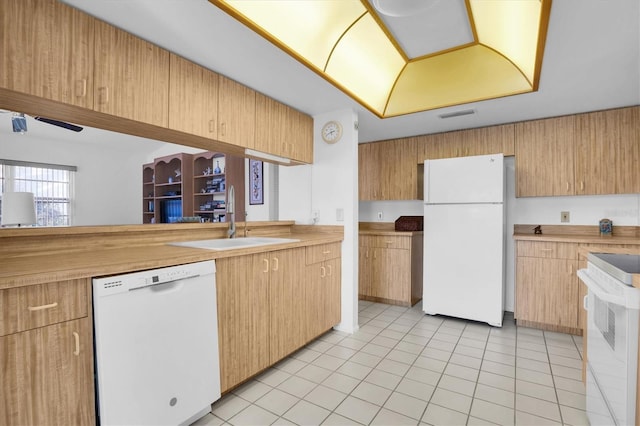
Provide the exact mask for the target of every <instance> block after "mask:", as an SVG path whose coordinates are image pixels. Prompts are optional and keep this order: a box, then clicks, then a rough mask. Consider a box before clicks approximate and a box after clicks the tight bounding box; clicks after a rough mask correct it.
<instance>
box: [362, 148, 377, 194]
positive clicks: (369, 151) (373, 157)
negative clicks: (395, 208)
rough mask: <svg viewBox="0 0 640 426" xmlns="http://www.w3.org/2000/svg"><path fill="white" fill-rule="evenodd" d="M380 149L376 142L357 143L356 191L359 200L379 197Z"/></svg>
mask: <svg viewBox="0 0 640 426" xmlns="http://www.w3.org/2000/svg"><path fill="white" fill-rule="evenodd" d="M380 176H381V173H380V149H378V144H377V143H363V144H360V145H358V193H359V197H358V198H359V199H360V201H371V200H377V199H379V197H380V195H379V194H380V180H381V177H380Z"/></svg>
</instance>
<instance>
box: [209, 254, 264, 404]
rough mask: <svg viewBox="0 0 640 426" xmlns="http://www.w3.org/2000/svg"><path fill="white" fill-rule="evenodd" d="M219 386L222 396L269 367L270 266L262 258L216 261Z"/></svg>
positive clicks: (231, 258)
mask: <svg viewBox="0 0 640 426" xmlns="http://www.w3.org/2000/svg"><path fill="white" fill-rule="evenodd" d="M216 268H217V272H216V274H217V280H216V283H217V298H218V329H219V334H218V343H219V351H220V386H221V389H222V392H225V391H227V390H229V389H231V388H233V387H234V386H236V385H238V384H239V383H242V382H243V381H244V380H246V379H248V378H249V377H251V376H253V375H254V374H256V373H258V372H260V371H262V370H264V369H265V368H267V367H268V366H269V365H270V361H269V264H268V259H267V258H266V257H265V256H264V255H262V254H256V255H250V256H237V257H229V258H224V259H217V260H216Z"/></svg>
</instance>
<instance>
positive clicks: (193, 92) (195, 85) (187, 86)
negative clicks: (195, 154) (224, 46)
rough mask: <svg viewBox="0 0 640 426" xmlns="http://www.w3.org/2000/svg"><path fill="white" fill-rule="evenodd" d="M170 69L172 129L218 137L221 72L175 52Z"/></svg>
mask: <svg viewBox="0 0 640 426" xmlns="http://www.w3.org/2000/svg"><path fill="white" fill-rule="evenodd" d="M169 71H170V72H169V75H170V79H169V128H170V129H173V130H178V131H181V132H185V133H190V134H192V135H198V136H203V137H205V138H212V139H216V138H217V136H218V78H219V76H218V74H216V73H214V72H213V71H210V70H208V69H206V68H203V67H201V66H200V65H197V64H194V63H193V62H191V61H188V60H186V59H184V58H181V57H180V56H178V55H174V54H173V53H171V54H170V68H169ZM187 105H188V108H185V106H187Z"/></svg>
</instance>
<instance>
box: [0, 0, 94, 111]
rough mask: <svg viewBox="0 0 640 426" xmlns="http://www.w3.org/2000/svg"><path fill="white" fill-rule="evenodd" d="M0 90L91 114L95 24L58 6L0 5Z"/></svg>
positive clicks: (29, 0)
mask: <svg viewBox="0 0 640 426" xmlns="http://www.w3.org/2000/svg"><path fill="white" fill-rule="evenodd" d="M0 22H1V23H2V29H0V46H2V48H1V49H0V87H3V88H6V89H10V90H15V91H17V92H22V93H27V94H30V95H34V96H38V97H41V98H46V99H51V100H54V101H59V102H64V103H66V104H71V105H77V106H81V107H85V108H93V31H94V23H95V22H96V20H95V19H94V18H92V17H91V16H89V15H87V14H84V13H82V12H79V11H78V10H76V9H73V8H71V7H69V6H67V5H65V4H62V3H60V2H57V1H42V0H3V1H2V2H0Z"/></svg>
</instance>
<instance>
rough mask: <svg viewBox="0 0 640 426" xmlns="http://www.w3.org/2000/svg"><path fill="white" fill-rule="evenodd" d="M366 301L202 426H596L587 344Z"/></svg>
mask: <svg viewBox="0 0 640 426" xmlns="http://www.w3.org/2000/svg"><path fill="white" fill-rule="evenodd" d="M421 309H422V308H421V306H420V304H418V305H416V306H414V307H413V308H404V307H398V306H391V305H384V304H379V303H371V302H363V301H360V303H359V319H360V321H359V322H360V329H359V330H358V332H356V333H355V334H352V335H349V334H346V333H342V332H338V331H330V332H328V333H326V334H324V335H323V336H321V337H320V338H319V339H317V340H315V341H314V342H312V343H310V344H309V345H307V346H306V347H304V348H302V349H300V350H299V351H297V352H296V353H294V354H292V355H291V356H290V357H288V358H286V359H285V360H283V361H281V362H280V363H278V364H277V365H275V366H274V367H272V368H270V369H269V370H267V371H265V372H264V373H262V374H261V375H259V376H257V377H256V378H255V379H253V380H251V381H249V382H248V383H246V384H244V385H242V386H241V387H239V388H237V389H235V390H234V391H233V392H231V393H229V394H227V395H225V396H224V397H223V398H221V399H220V400H219V401H217V402H216V403H215V404H213V406H212V413H211V414H209V415H207V416H205V417H204V418H203V419H201V420H199V421H198V422H197V423H196V424H197V425H198V426H200V425H227V424H230V425H270V424H276V425H320V424H322V425H358V424H364V425H369V424H371V425H418V424H420V425H489V424H497V425H552V424H567V425H588V424H589V423H588V420H587V417H586V415H585V411H584V410H585V397H584V386H583V384H582V382H581V381H580V378H581V365H582V361H581V349H582V339H581V337H578V336H570V335H567V334H561V333H551V332H543V331H540V330H535V329H530V328H524V327H516V326H515V324H514V321H513V317H512V316H508V317H507V318H506V319H505V323H504V325H503V327H502V328H496V327H491V326H488V325H486V324H481V323H476V322H472V321H465V320H460V319H454V318H448V317H441V316H435V317H431V316H428V315H424V314H423V312H422V310H421Z"/></svg>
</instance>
